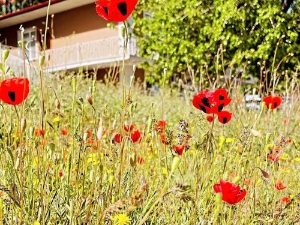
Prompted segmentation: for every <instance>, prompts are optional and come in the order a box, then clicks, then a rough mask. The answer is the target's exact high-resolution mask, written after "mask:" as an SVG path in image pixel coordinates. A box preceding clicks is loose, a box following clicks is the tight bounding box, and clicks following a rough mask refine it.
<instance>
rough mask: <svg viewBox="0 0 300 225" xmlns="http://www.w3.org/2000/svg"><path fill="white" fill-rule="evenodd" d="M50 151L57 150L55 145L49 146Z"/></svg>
mask: <svg viewBox="0 0 300 225" xmlns="http://www.w3.org/2000/svg"><path fill="white" fill-rule="evenodd" d="M49 149H50V150H51V151H54V150H55V144H54V143H52V142H51V143H50V144H49Z"/></svg>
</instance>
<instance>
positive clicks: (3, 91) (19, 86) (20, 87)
mask: <svg viewBox="0 0 300 225" xmlns="http://www.w3.org/2000/svg"><path fill="white" fill-rule="evenodd" d="M28 94H29V80H28V79H27V78H16V77H14V78H9V79H6V80H4V81H2V82H1V85H0V99H1V100H2V101H3V102H5V103H6V104H9V105H18V104H21V103H22V102H23V101H24V100H25V99H26V98H27V96H28Z"/></svg>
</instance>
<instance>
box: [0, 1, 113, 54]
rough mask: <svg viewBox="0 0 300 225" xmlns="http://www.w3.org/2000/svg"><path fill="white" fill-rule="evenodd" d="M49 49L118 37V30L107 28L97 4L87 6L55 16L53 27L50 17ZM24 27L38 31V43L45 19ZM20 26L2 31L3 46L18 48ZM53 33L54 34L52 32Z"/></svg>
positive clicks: (31, 22)
mask: <svg viewBox="0 0 300 225" xmlns="http://www.w3.org/2000/svg"><path fill="white" fill-rule="evenodd" d="M48 24H49V30H48V35H47V37H48V41H47V45H48V46H47V48H58V47H62V46H66V45H71V44H76V43H80V42H86V41H93V40H97V39H102V38H108V37H114V36H117V35H118V31H117V29H110V28H108V27H107V21H105V20H103V19H102V18H100V17H99V16H98V15H97V13H96V10H95V4H89V5H85V6H82V7H79V8H75V9H72V10H68V11H65V12H62V13H58V14H55V15H54V18H53V27H51V16H50V17H49V23H48ZM22 26H23V27H24V28H25V29H26V28H32V27H35V28H36V29H37V31H38V32H37V34H38V35H37V41H40V39H41V37H40V35H39V33H40V30H41V31H42V33H44V30H45V18H40V19H36V20H33V21H29V22H25V23H23V24H22ZM19 27H20V24H18V25H15V26H11V27H8V28H4V29H1V30H0V34H1V36H0V41H1V42H2V43H3V44H6V45H10V46H15V47H17V40H18V31H19ZM52 31H53V32H52Z"/></svg>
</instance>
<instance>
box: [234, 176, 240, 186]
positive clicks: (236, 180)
mask: <svg viewBox="0 0 300 225" xmlns="http://www.w3.org/2000/svg"><path fill="white" fill-rule="evenodd" d="M240 180H241V177H240V176H237V177H236V178H234V180H233V183H234V184H237V183H238V182H240Z"/></svg>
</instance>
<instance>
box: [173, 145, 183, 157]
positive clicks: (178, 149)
mask: <svg viewBox="0 0 300 225" xmlns="http://www.w3.org/2000/svg"><path fill="white" fill-rule="evenodd" d="M172 149H173V150H174V151H175V152H177V154H178V155H182V154H183V151H184V145H174V146H173V147H172Z"/></svg>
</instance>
